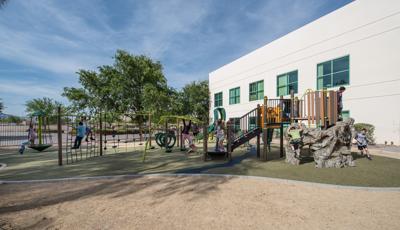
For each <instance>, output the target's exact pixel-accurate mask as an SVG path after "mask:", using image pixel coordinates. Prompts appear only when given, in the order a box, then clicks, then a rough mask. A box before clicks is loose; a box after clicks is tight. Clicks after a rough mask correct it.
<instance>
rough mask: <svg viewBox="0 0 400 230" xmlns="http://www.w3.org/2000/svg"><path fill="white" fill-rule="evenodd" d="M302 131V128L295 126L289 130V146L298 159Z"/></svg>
mask: <svg viewBox="0 0 400 230" xmlns="http://www.w3.org/2000/svg"><path fill="white" fill-rule="evenodd" d="M301 131H303V130H302V129H301V128H298V127H295V126H292V127H290V128H289V130H288V135H289V137H290V142H289V144H290V147H291V148H292V150H293V152H294V153H295V157H296V158H300V145H301V144H302V141H301Z"/></svg>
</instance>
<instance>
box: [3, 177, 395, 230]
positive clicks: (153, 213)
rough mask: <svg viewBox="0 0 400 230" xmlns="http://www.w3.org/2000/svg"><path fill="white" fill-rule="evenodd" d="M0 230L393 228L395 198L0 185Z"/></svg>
mask: <svg viewBox="0 0 400 230" xmlns="http://www.w3.org/2000/svg"><path fill="white" fill-rule="evenodd" d="M0 194H1V199H0V229H1V228H4V229H8V228H9V229H293V228H295V229H399V226H400V219H399V218H398V217H399V216H400V192H399V191H386V190H385V191H381V190H379V191H374V190H373V191H368V190H364V189H362V190H355V189H352V188H336V187H327V186H321V185H312V184H302V183H292V182H281V181H273V180H265V179H256V178H238V177H210V176H205V175H198V176H177V177H173V176H154V175H153V176H143V177H138V178H113V179H96V180H94V179H91V180H88V179H86V180H73V181H63V182H51V183H48V182H46V183H28V184H27V183H23V184H2V185H0Z"/></svg>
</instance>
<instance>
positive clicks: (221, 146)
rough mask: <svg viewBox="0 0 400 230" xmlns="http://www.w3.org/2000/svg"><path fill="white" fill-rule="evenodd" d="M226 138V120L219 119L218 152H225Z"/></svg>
mask: <svg viewBox="0 0 400 230" xmlns="http://www.w3.org/2000/svg"><path fill="white" fill-rule="evenodd" d="M224 139H225V132H224V122H223V121H222V120H219V121H218V125H217V140H218V152H225V147H224Z"/></svg>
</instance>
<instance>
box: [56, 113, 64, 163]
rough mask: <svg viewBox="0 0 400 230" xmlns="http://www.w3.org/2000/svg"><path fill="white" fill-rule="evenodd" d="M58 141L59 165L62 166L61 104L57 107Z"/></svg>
mask: <svg viewBox="0 0 400 230" xmlns="http://www.w3.org/2000/svg"><path fill="white" fill-rule="evenodd" d="M57 142H58V165H59V166H62V164H63V160H62V125H61V106H58V108H57Z"/></svg>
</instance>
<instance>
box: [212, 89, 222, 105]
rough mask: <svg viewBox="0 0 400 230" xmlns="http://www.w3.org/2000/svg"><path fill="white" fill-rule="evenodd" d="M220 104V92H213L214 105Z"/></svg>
mask: <svg viewBox="0 0 400 230" xmlns="http://www.w3.org/2000/svg"><path fill="white" fill-rule="evenodd" d="M219 106H222V92H219V93H216V94H214V107H219Z"/></svg>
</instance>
